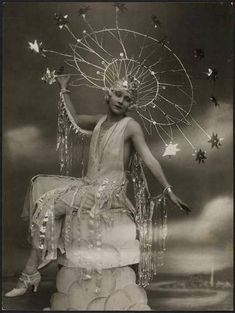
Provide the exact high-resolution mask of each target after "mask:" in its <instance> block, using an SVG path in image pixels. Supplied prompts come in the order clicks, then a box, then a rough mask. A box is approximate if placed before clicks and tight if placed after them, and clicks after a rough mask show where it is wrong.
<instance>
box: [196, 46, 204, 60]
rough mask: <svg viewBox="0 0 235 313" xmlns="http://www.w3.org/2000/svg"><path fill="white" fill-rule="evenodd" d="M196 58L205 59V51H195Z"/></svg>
mask: <svg viewBox="0 0 235 313" xmlns="http://www.w3.org/2000/svg"><path fill="white" fill-rule="evenodd" d="M194 57H195V58H196V59H199V60H201V59H203V58H204V57H205V54H204V51H203V50H202V49H201V48H199V49H195V50H194Z"/></svg>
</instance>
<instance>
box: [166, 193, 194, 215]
mask: <svg viewBox="0 0 235 313" xmlns="http://www.w3.org/2000/svg"><path fill="white" fill-rule="evenodd" d="M167 195H168V198H169V199H170V200H171V202H172V203H173V204H174V205H176V206H177V207H178V208H179V209H180V210H181V211H184V212H185V213H186V214H189V213H190V212H191V210H190V208H189V207H188V205H187V204H186V203H184V202H183V201H182V200H181V199H180V198H179V197H177V196H176V195H175V194H174V192H169V193H168V194H167Z"/></svg>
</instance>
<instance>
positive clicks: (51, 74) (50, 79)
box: [41, 68, 56, 85]
mask: <svg viewBox="0 0 235 313" xmlns="http://www.w3.org/2000/svg"><path fill="white" fill-rule="evenodd" d="M41 80H43V81H44V82H45V83H48V84H49V85H52V84H53V83H55V82H56V80H55V71H50V70H49V68H47V69H46V74H45V75H43V76H42V77H41Z"/></svg>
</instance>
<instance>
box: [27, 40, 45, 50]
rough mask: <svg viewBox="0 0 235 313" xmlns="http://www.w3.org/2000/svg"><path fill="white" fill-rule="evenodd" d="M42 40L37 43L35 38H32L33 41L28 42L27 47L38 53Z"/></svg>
mask: <svg viewBox="0 0 235 313" xmlns="http://www.w3.org/2000/svg"><path fill="white" fill-rule="evenodd" d="M41 45H42V42H40V43H38V42H37V40H34V43H32V42H29V49H30V50H32V51H33V52H36V53H40V50H41V48H40V47H41Z"/></svg>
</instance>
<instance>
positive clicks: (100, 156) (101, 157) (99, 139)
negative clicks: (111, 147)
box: [96, 119, 122, 171]
mask: <svg viewBox="0 0 235 313" xmlns="http://www.w3.org/2000/svg"><path fill="white" fill-rule="evenodd" d="M121 120H122V119H121ZM119 122H120V120H119V121H117V122H115V123H114V124H113V125H112V126H110V127H109V128H107V129H105V131H103V134H102V133H101V132H100V130H101V127H102V124H103V123H104V122H103V123H102V124H101V125H100V129H99V135H98V140H97V142H98V143H97V146H100V144H101V141H102V139H103V137H104V136H105V134H106V132H108V131H109V130H110V129H111V128H112V127H113V126H114V125H115V124H116V125H115V127H114V128H113V130H112V131H111V133H110V134H109V136H108V137H107V138H106V141H105V144H104V146H103V147H102V151H101V154H100V155H99V161H98V171H100V169H101V163H102V160H103V155H104V150H105V147H106V145H107V143H108V141H109V139H110V137H111V136H112V134H113V133H114V131H115V129H116V128H117V125H118V123H119ZM100 134H102V135H101V136H100ZM97 146H96V147H97Z"/></svg>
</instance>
